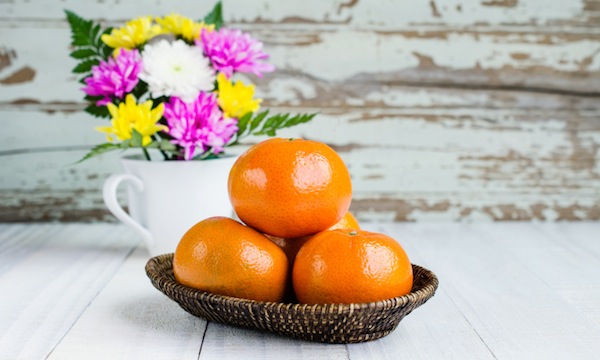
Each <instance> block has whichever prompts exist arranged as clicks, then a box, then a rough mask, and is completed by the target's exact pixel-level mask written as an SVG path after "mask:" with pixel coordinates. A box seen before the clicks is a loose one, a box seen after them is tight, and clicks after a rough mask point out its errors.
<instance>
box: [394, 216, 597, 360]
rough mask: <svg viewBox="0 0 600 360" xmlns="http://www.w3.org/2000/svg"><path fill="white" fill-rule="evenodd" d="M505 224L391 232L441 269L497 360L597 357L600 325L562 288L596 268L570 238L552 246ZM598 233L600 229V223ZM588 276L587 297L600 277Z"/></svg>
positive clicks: (451, 293) (447, 285)
mask: <svg viewBox="0 0 600 360" xmlns="http://www.w3.org/2000/svg"><path fill="white" fill-rule="evenodd" d="M505 225H506V226H503V227H502V230H501V229H500V228H498V227H495V226H493V225H487V226H486V225H463V226H460V227H456V226H450V225H447V224H416V225H415V226H410V227H409V226H404V227H402V226H399V225H391V226H390V227H387V228H386V232H387V233H392V234H397V235H398V236H400V237H399V238H398V239H399V241H400V242H401V243H402V244H403V245H404V246H405V249H406V251H407V253H408V254H412V256H418V257H420V258H422V259H423V265H424V266H426V267H428V268H431V269H435V270H437V272H436V274H438V276H439V278H440V283H441V284H444V285H443V288H444V289H445V291H447V292H448V295H449V296H450V297H451V298H452V300H453V302H454V303H455V304H456V306H457V307H458V308H459V309H460V311H461V313H462V314H463V315H464V317H465V318H466V319H467V321H468V322H469V324H470V325H471V326H472V328H473V330H474V331H475V332H476V333H477V334H478V335H479V337H480V338H481V341H482V342H483V343H484V344H485V345H486V346H487V348H488V349H489V351H490V352H491V353H492V354H493V355H494V358H497V359H533V358H544V359H563V358H571V357H572V358H578V359H594V358H595V357H597V351H598V342H597V339H598V336H599V335H600V331H599V330H598V326H597V325H596V324H595V323H594V321H593V320H591V319H590V318H588V316H587V314H586V313H585V312H583V311H581V310H583V309H584V307H583V306H580V305H578V304H576V303H574V302H569V301H568V300H567V299H565V298H564V297H561V296H558V294H557V292H556V289H557V286H556V285H557V284H559V283H561V282H563V281H564V283H563V284H570V283H572V281H570V280H572V278H571V277H570V275H571V274H574V273H582V272H585V269H586V267H587V266H588V265H589V266H590V267H593V266H595V264H594V262H591V263H589V264H588V263H587V261H588V259H585V260H584V259H582V258H580V257H577V256H576V255H575V254H572V253H570V252H569V249H568V247H565V245H567V244H566V242H567V241H568V240H567V239H568V238H561V240H562V241H563V244H562V246H560V245H558V246H557V245H554V246H552V245H550V241H551V240H550V239H548V238H547V237H546V236H544V235H540V234H538V235H537V236H533V237H532V236H531V235H532V233H531V231H530V226H531V225H528V224H505ZM591 228H593V229H596V230H597V229H598V224H594V225H592V227H591ZM505 229H506V230H505ZM533 233H535V231H533ZM402 234H404V235H402ZM580 234H581V235H582V236H583V239H582V240H581V241H584V242H585V243H593V242H595V235H593V234H592V233H590V232H588V233H587V235H584V233H583V232H581V233H580ZM402 236H404V238H405V239H407V240H408V241H404V242H403V241H402V240H400V239H402ZM425 239H427V240H425ZM457 243H460V246H456V244H457ZM567 246H568V245H567ZM523 253H528V254H529V256H520V255H519V254H523ZM552 253H554V254H555V255H551V254H552ZM532 256H534V257H535V256H537V257H541V258H542V259H543V260H540V261H538V260H537V259H532ZM572 262H573V263H572ZM574 263H578V264H577V265H575V266H574V267H573V264H574ZM596 267H597V266H596ZM586 278H587V279H588V280H591V281H592V282H591V283H588V286H587V287H585V288H582V287H579V289H580V290H581V291H580V293H579V296H581V297H583V298H585V297H586V296H587V295H588V294H594V293H595V292H596V291H597V284H598V280H599V277H598V272H597V271H595V272H593V273H589V274H587V275H586ZM444 279H447V281H445V282H444ZM588 289H590V290H591V291H588ZM484 319H485V320H484ZM500 334H502V335H500Z"/></svg>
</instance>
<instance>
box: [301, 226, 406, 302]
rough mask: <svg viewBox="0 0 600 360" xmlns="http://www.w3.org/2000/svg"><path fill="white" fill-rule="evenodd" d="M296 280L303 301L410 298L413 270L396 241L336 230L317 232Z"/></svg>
mask: <svg viewBox="0 0 600 360" xmlns="http://www.w3.org/2000/svg"><path fill="white" fill-rule="evenodd" d="M292 282H293V286H294V291H295V293H296V297H297V298H298V301H299V302H300V303H305V304H327V303H344V304H349V303H366V302H373V301H380V300H386V299H390V298H393V297H397V296H402V295H406V294H408V293H409V292H410V291H411V288H412V284H413V272H412V265H411V264H410V261H409V259H408V256H407V255H406V253H405V252H404V249H403V248H402V246H400V244H398V243H397V242H396V241H395V240H394V239H392V238H390V237H388V236H386V235H384V234H379V233H374V232H368V231H363V230H347V229H344V230H342V229H338V230H332V231H329V230H328V231H323V232H321V233H319V234H316V235H315V236H313V237H312V238H311V239H310V240H309V241H307V242H306V244H304V245H303V246H302V248H301V249H300V251H298V254H297V255H296V260H295V262H294V267H293V271H292Z"/></svg>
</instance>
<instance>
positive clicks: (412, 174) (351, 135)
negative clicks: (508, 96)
mask: <svg viewBox="0 0 600 360" xmlns="http://www.w3.org/2000/svg"><path fill="white" fill-rule="evenodd" d="M278 109H280V111H285V110H290V108H278ZM276 110H277V109H276ZM296 110H297V109H296ZM304 110H307V111H310V110H311V109H304ZM3 114H6V117H0V118H2V122H3V124H4V131H3V132H2V134H0V152H3V153H4V155H5V156H2V157H1V158H2V161H3V163H4V166H3V168H2V170H0V199H1V200H2V201H0V203H1V204H3V206H0V214H1V215H2V218H3V219H5V221H8V220H10V221H16V220H19V219H21V220H23V219H29V220H32V219H34V220H35V219H39V220H51V219H62V220H70V221H72V220H76V219H77V216H78V215H77V210H78V209H79V210H82V214H81V216H82V217H81V219H86V220H105V219H109V218H111V217H110V216H107V214H106V212H105V211H104V205H103V202H102V199H101V197H100V195H99V189H100V188H101V186H102V183H103V181H104V179H105V178H106V177H107V176H108V175H109V174H111V173H113V172H118V171H120V170H119V165H118V161H117V158H118V156H119V154H118V153H112V154H107V155H104V156H102V157H100V158H97V159H92V160H90V161H87V162H85V163H83V164H79V165H76V166H68V165H69V164H71V163H73V162H75V161H76V160H77V159H79V158H81V157H82V156H83V154H84V153H85V150H83V149H84V148H85V147H86V145H87V146H90V147H91V146H92V145H93V144H95V143H99V142H101V141H102V140H103V139H102V135H101V134H99V133H98V134H96V133H95V132H94V131H93V129H92V126H91V124H92V123H93V124H96V122H94V121H93V120H91V119H89V118H88V117H87V115H85V114H82V113H78V112H77V113H69V114H61V113H53V114H47V113H44V112H22V111H7V112H4V113H3ZM598 116H600V111H598V110H559V109H544V110H540V109H538V110H535V111H534V110H520V109H512V110H511V109H477V108H475V109H469V108H466V107H465V108H439V109H436V108H419V107H416V106H415V107H411V108H391V109H380V108H368V109H360V108H356V109H350V110H348V111H344V112H340V111H337V110H335V109H329V110H325V111H323V112H322V113H321V114H320V115H319V117H318V118H317V119H316V120H314V121H313V122H312V123H310V124H305V125H302V126H299V127H297V128H293V129H289V130H285V131H282V132H281V133H280V135H281V136H284V137H304V138H310V139H314V140H319V141H324V142H327V143H329V144H330V145H332V146H333V147H334V149H335V150H337V151H338V153H340V155H341V156H342V158H343V159H344V161H345V162H346V163H347V165H348V167H349V169H350V172H351V174H352V177H353V183H354V193H355V197H354V198H355V201H354V204H353V209H354V210H355V211H358V212H359V214H358V215H359V217H361V218H362V219H369V220H375V219H378V218H381V216H383V218H385V219H387V220H397V221H407V220H443V219H453V220H457V219H462V220H485V219H488V220H489V219H492V220H531V219H536V220H586V219H587V220H597V219H600V198H599V196H600V193H599V190H598V189H600V167H599V164H600V163H599V162H598V161H597V157H598V152H597V149H598V146H600V145H599V144H600V124H599V123H598V122H597V121H596V120H597V118H598ZM24 122H27V123H28V124H29V125H30V127H31V128H32V131H30V132H23V131H22V124H23V123H24ZM63 129H64V131H63ZM374 129H376V131H374ZM61 133H62V134H61ZM36 139H40V140H36ZM261 139H262V138H256V139H252V140H251V141H259V140H261ZM21 144H23V145H21ZM33 144H39V146H40V147H39V148H38V147H36V146H34V145H33ZM19 146H24V148H21V149H19ZM374 212H377V214H375V213H374Z"/></svg>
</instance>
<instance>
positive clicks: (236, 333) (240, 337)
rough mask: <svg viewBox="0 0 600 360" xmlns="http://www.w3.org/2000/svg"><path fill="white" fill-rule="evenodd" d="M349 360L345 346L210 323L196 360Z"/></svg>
mask: <svg viewBox="0 0 600 360" xmlns="http://www.w3.org/2000/svg"><path fill="white" fill-rule="evenodd" d="M282 357H284V358H285V359H290V360H295V359H322V360H325V359H330V360H337V359H345V360H347V359H349V358H348V352H347V350H346V346H345V345H336V344H320V343H310V342H305V341H299V340H295V339H290V338H285V337H282V336H277V335H274V334H270V333H265V332H259V331H254V330H247V329H239V328H235V327H231V326H226V325H221V324H217V323H213V322H211V323H209V324H208V327H207V330H206V335H205V336H204V341H203V343H202V349H201V350H200V356H199V357H198V360H211V359H218V358H222V359H248V360H253V359H256V360H263V359H264V360H269V359H272V360H276V359H281V358H282Z"/></svg>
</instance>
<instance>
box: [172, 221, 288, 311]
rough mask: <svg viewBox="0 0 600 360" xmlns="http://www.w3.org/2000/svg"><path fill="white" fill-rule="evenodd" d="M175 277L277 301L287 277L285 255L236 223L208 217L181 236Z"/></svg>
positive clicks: (224, 291) (200, 285) (222, 292)
mask: <svg viewBox="0 0 600 360" xmlns="http://www.w3.org/2000/svg"><path fill="white" fill-rule="evenodd" d="M173 272H174V274H175V279H176V280H177V281H178V282H179V283H180V284H182V285H185V286H189V287H192V288H195V289H199V290H203V291H208V292H211V293H214V294H220V295H227V296H234V297H238V298H244V299H252V300H257V301H281V300H282V299H283V296H284V294H285V290H286V282H287V279H288V261H287V258H286V255H285V253H284V252H283V250H281V249H280V248H279V247H278V246H277V245H275V244H274V243H272V242H271V241H270V240H269V239H267V238H266V237H265V236H264V235H262V234H261V233H259V232H257V231H256V230H254V229H251V228H249V227H247V226H244V225H242V224H240V223H239V222H237V221H235V220H232V219H229V218H225V217H212V218H209V219H206V220H203V221H200V222H199V223H197V224H196V225H194V226H193V227H192V228H191V229H189V230H188V231H187V232H186V233H185V235H183V237H182V239H181V241H180V242H179V244H178V245H177V249H176V250H175V256H174V257H173Z"/></svg>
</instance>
